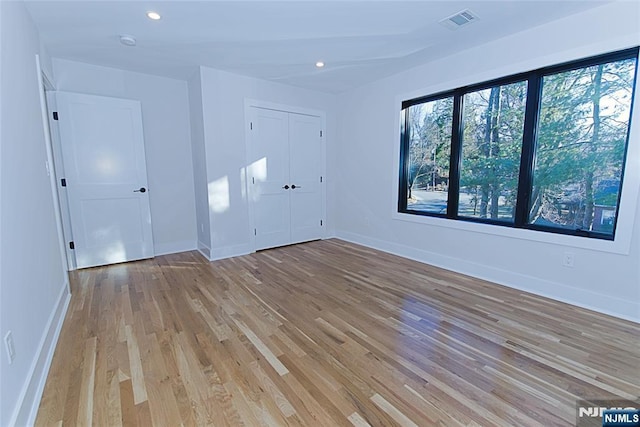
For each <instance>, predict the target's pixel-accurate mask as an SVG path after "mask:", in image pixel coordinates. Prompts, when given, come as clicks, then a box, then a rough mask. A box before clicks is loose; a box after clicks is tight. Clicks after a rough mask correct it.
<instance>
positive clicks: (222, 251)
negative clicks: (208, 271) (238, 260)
mask: <svg viewBox="0 0 640 427" xmlns="http://www.w3.org/2000/svg"><path fill="white" fill-rule="evenodd" d="M252 252H254V250H253V246H252V245H251V244H249V243H243V244H241V245H234V246H225V247H222V248H214V249H211V255H210V256H209V261H216V260H219V259H225V258H232V257H234V256H242V255H248V254H250V253H252Z"/></svg>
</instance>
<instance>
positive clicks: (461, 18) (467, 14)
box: [440, 9, 479, 30]
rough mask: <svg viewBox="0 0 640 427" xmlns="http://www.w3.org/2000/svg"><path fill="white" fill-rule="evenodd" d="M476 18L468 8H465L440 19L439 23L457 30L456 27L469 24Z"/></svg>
mask: <svg viewBox="0 0 640 427" xmlns="http://www.w3.org/2000/svg"><path fill="white" fill-rule="evenodd" d="M478 19H479V18H478V16H477V15H476V14H475V13H473V12H471V11H470V10H469V9H465V10H463V11H460V12H458V13H456V14H454V15H451V16H449V17H447V18H445V19H443V20H441V21H440V23H441V24H442V25H444V26H445V27H447V28H449V29H451V30H457V29H458V28H460V27H463V26H465V25H468V24H471V23H472V22H475V21H477V20H478Z"/></svg>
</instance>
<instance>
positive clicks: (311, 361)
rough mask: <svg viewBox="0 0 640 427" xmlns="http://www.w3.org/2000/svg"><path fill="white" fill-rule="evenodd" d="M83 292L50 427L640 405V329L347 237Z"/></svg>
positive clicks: (90, 286)
mask: <svg viewBox="0 0 640 427" xmlns="http://www.w3.org/2000/svg"><path fill="white" fill-rule="evenodd" d="M71 278H72V290H73V296H72V300H71V305H70V308H69V312H68V314H67V317H66V319H65V323H64V327H63V330H62V334H61V336H60V341H59V343H58V347H57V350H56V353H55V356H54V360H53V365H52V368H51V371H50V374H49V378H48V381H47V384H46V388H45V391H44V396H43V399H42V402H41V405H40V409H39V412H38V418H37V422H36V425H38V426H49V425H59V424H61V423H62V424H64V425H67V426H73V425H78V426H89V425H95V426H115V425H120V424H122V425H144V426H147V425H149V426H150V425H154V426H178V425H181V424H184V425H215V426H226V425H229V426H237V425H248V426H254V425H278V426H279V425H283V426H284V425H307V426H341V425H355V426H366V425H372V426H395V425H399V426H416V425H417V426H431V425H441V426H467V425H471V426H477V425H482V426H492V425H496V426H554V425H573V424H574V422H575V402H576V399H579V398H608V397H611V396H621V397H625V398H629V399H632V398H637V397H638V396H639V395H640V371H639V369H638V367H639V366H640V348H639V345H638V344H639V337H640V326H639V325H638V324H634V323H631V322H626V321H622V320H618V319H615V318H612V317H608V316H604V315H600V314H597V313H594V312H590V311H587V310H583V309H579V308H576V307H573V306H569V305H566V304H562V303H559V302H555V301H552V300H548V299H545V298H541V297H537V296H534V295H531V294H527V293H523V292H520V291H516V290H512V289H509V288H505V287H501V286H498V285H495V284H491V283H488V282H483V281H480V280H477V279H473V278H470V277H466V276H462V275H459V274H454V273H451V272H447V271H444V270H441V269H438V268H434V267H430V266H427V265H424V264H420V263H417V262H413V261H410V260H406V259H402V258H399V257H395V256H392V255H388V254H385V253H382V252H378V251H374V250H371V249H368V248H364V247H361V246H356V245H352V244H348V243H345V242H342V241H340V240H327V241H319V242H311V243H307V244H303V245H296V246H290V247H284V248H279V249H273V250H269V251H263V252H258V253H256V254H252V255H248V256H243V257H238V258H232V259H227V260H223V261H217V262H212V263H208V262H207V261H206V260H205V259H204V258H203V257H202V256H201V255H200V254H198V253H196V252H188V253H183V254H176V255H168V256H162V257H157V258H155V259H153V260H147V261H140V262H135V263H129V264H121V265H114V266H110V267H103V268H93V269H88V270H83V271H78V272H75V273H74V274H72V277H71ZM603 285H604V284H603Z"/></svg>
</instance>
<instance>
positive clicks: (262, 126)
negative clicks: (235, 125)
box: [250, 108, 290, 249]
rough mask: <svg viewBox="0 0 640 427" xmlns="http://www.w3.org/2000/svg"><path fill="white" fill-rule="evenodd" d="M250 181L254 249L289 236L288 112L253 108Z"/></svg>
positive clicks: (282, 242)
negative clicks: (253, 220)
mask: <svg viewBox="0 0 640 427" xmlns="http://www.w3.org/2000/svg"><path fill="white" fill-rule="evenodd" d="M252 123H253V124H252V127H253V129H252V136H253V138H252V140H251V152H250V159H251V166H250V175H251V185H252V186H253V209H254V218H255V241H256V249H264V248H270V247H274V246H282V245H286V244H288V243H289V240H290V231H289V223H290V211H289V202H288V199H289V192H288V190H287V189H285V188H283V187H284V186H286V185H288V182H289V152H288V147H287V138H288V132H289V130H288V127H287V126H288V125H287V123H288V117H287V113H283V112H281V111H272V110H265V109H259V108H256V109H255V111H254V115H253V118H252Z"/></svg>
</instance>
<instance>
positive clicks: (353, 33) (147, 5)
mask: <svg viewBox="0 0 640 427" xmlns="http://www.w3.org/2000/svg"><path fill="white" fill-rule="evenodd" d="M25 3H26V5H27V8H28V10H29V12H30V14H31V16H32V17H33V20H34V21H35V23H36V25H37V27H38V29H39V30H40V35H41V37H42V40H43V43H44V44H45V45H46V46H47V48H48V50H49V53H50V54H51V55H52V56H54V57H59V58H65V59H72V60H77V61H81V62H87V63H91V64H97V65H104V66H111V67H116V68H121V69H126V70H131V71H138V72H143V73H150V74H157V75H163V76H167V77H174V78H179V79H186V78H188V77H189V76H190V75H192V73H193V72H194V71H195V69H196V67H197V66H198V65H204V66H208V67H212V68H216V69H220V70H226V71H229V72H232V73H237V74H243V75H247V76H252V77H257V78H261V79H267V80H271V81H276V82H281V83H285V84H290V85H295V86H301V87H305V88H309V89H314V90H320V91H325V92H334V93H335V92H341V91H345V90H348V89H350V88H353V87H355V86H358V85H361V84H364V83H366V82H369V81H373V80H376V79H379V78H382V77H385V76H388V75H391V74H394V73H396V72H399V71H401V70H403V69H406V68H409V67H413V66H417V65H419V64H423V63H425V62H428V61H430V60H433V59H436V58H440V57H443V56H446V55H449V54H451V53H454V52H457V51H460V50H463V49H467V48H470V47H472V46H475V45H479V44H482V43H486V42H487V41H490V40H494V39H497V38H500V37H504V36H506V35H508V34H512V33H515V32H519V31H522V30H525V29H527V28H531V27H534V26H538V25H541V24H543V23H546V22H549V21H552V20H556V19H559V18H562V17H564V16H568V15H571V14H574V13H578V12H580V11H583V10H586V9H589V8H592V7H596V6H599V5H601V4H603V3H604V2H603V1H590V0H553V1H550V0H549V1H547V0H531V1H529V0H511V1H507V0H501V1H484V0H472V1H454V0H443V1H399V0H395V1H365V0H360V1H346V0H334V1H308V0H305V1H302V0H300V1H266V0H263V1H238V0H236V1H158V0H135V1H131V0H130V1H95V0H84V1H79V0H76V1H55V0H47V1H32V0H25ZM466 8H468V9H470V10H471V11H473V12H474V13H475V14H476V15H477V16H478V17H479V18H480V19H479V21H477V22H474V23H472V24H469V25H467V26H465V27H462V28H459V29H457V30H456V31H452V30H450V29H448V28H446V27H444V26H443V25H441V24H439V23H438V21H440V20H441V19H443V18H446V17H448V16H450V15H452V14H454V13H456V12H459V11H461V10H463V9H466ZM149 10H155V11H157V12H159V13H160V14H161V15H162V19H161V20H160V21H151V20H149V19H148V18H147V17H146V16H145V13H146V12H147V11H149ZM121 34H128V35H132V36H134V37H135V38H136V39H137V46H135V47H127V46H123V45H121V44H120V42H119V36H120V35H121ZM534 42H535V41H534V40H532V43H534ZM522 48H523V49H526V48H527V47H526V46H523V47H522ZM318 60H322V61H324V62H325V63H326V66H325V68H323V69H317V68H316V67H315V66H314V64H315V62H316V61H318Z"/></svg>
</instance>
